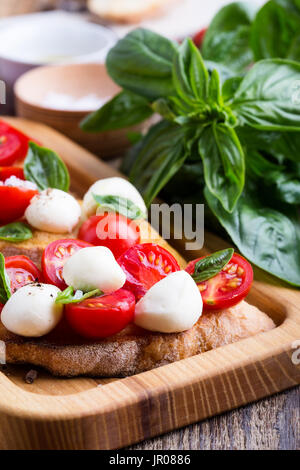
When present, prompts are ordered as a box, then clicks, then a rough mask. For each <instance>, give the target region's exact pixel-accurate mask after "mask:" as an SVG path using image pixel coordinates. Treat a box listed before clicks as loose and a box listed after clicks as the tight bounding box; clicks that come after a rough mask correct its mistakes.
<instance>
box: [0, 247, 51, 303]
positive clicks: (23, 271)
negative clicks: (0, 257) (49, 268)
mask: <svg viewBox="0 0 300 470" xmlns="http://www.w3.org/2000/svg"><path fill="white" fill-rule="evenodd" d="M5 269H6V272H7V274H8V276H9V278H10V287H11V292H12V294H14V293H15V292H16V290H18V289H20V288H21V287H24V286H26V285H27V284H31V283H32V282H43V276H42V273H41V271H40V270H39V269H38V268H37V266H36V265H35V264H34V263H33V262H32V261H31V260H30V259H29V258H27V256H23V255H20V256H8V257H7V258H5ZM2 308H3V305H2V304H0V312H1V310H2Z"/></svg>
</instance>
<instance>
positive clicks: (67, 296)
mask: <svg viewBox="0 0 300 470" xmlns="http://www.w3.org/2000/svg"><path fill="white" fill-rule="evenodd" d="M100 295H103V292H102V291H101V290H99V289H95V290H92V291H91V292H87V293H86V294H84V293H83V292H82V291H78V290H77V291H76V292H74V288H73V287H67V289H65V290H64V291H63V292H59V293H58V294H57V297H56V300H55V303H56V304H62V305H68V304H78V303H80V302H83V301H84V300H86V299H90V298H91V297H98V296H100Z"/></svg>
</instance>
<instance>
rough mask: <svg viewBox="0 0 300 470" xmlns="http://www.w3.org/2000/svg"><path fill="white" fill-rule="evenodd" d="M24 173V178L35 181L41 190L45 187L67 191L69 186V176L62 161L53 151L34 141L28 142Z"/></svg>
mask: <svg viewBox="0 0 300 470" xmlns="http://www.w3.org/2000/svg"><path fill="white" fill-rule="evenodd" d="M24 174H25V178H26V179H27V180H28V181H32V182H33V183H35V184H36V185H37V187H38V188H39V190H41V191H43V190H44V189H47V188H56V189H61V190H62V191H68V189H69V186H70V176H69V172H68V170H67V167H66V165H65V164H64V162H63V161H62V160H61V159H60V158H59V156H58V155H57V154H56V153H55V152H53V151H52V150H49V149H47V148H45V147H40V146H39V145H37V144H35V143H34V142H29V150H28V154H27V157H26V159H25V162H24Z"/></svg>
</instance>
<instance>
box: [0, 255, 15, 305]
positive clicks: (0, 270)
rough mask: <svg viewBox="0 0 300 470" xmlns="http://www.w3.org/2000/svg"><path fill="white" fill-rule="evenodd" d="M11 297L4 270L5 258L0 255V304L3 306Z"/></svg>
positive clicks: (8, 280)
mask: <svg viewBox="0 0 300 470" xmlns="http://www.w3.org/2000/svg"><path fill="white" fill-rule="evenodd" d="M11 295H12V294H11V288H10V279H9V276H8V274H7V272H6V269H5V258H4V256H3V254H2V253H0V303H1V304H5V303H6V302H7V301H8V299H9V298H10V297H11Z"/></svg>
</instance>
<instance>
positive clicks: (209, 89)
mask: <svg viewBox="0 0 300 470" xmlns="http://www.w3.org/2000/svg"><path fill="white" fill-rule="evenodd" d="M252 3H253V2H250V3H247V4H245V2H243V3H240V2H237V3H233V4H230V5H228V6H226V7H225V8H223V9H222V10H220V11H219V12H218V13H217V15H216V16H215V18H214V19H213V21H212V23H211V25H210V26H209V29H208V31H207V33H206V36H205V39H204V43H203V46H202V50H201V51H199V50H197V48H196V47H195V46H194V44H193V43H192V41H191V40H189V39H186V40H185V41H183V43H182V44H180V45H179V44H176V43H173V42H171V41H169V40H168V39H166V38H163V37H162V36H159V35H158V34H156V33H153V32H151V31H148V30H145V29H137V30H135V31H133V32H131V33H129V34H128V35H127V36H126V37H125V38H123V39H121V40H120V41H119V42H118V43H117V44H116V45H115V46H114V47H113V48H112V50H111V51H110V52H109V54H108V57H107V67H108V72H109V74H110V76H111V77H112V78H113V80H114V81H115V82H116V83H117V84H118V85H119V86H120V87H122V88H123V93H125V94H126V93H133V94H134V96H135V98H136V96H139V97H140V98H142V102H143V106H144V104H145V101H146V102H147V104H148V106H149V108H151V109H152V110H153V111H154V112H156V113H158V114H159V115H160V116H161V118H162V119H161V121H160V122H159V123H158V124H155V125H153V126H152V127H151V128H150V130H149V131H148V132H147V134H146V135H145V136H144V137H142V139H141V140H139V141H138V142H137V143H136V144H135V145H134V146H133V147H132V148H131V149H130V152H129V153H128V156H127V157H126V159H125V161H124V164H123V170H124V171H125V172H126V174H128V175H129V177H130V180H131V182H132V183H133V184H134V185H135V186H136V187H137V188H138V189H139V190H140V191H141V193H142V194H143V197H144V200H145V202H146V205H147V206H149V205H150V204H151V202H152V200H153V199H154V197H155V196H156V195H157V194H159V192H160V191H162V190H163V191H164V194H163V197H164V198H167V199H168V200H169V201H172V202H182V203H184V202H187V203H203V201H206V202H207V210H206V226H209V225H210V228H212V229H213V230H216V229H217V230H220V227H221V226H222V227H223V229H225V230H226V232H227V233H228V234H229V236H230V237H231V239H232V240H233V241H234V242H235V244H236V245H237V246H238V248H239V250H240V251H241V253H242V254H244V255H245V256H246V257H247V258H248V259H249V260H250V261H252V262H253V263H254V264H256V265H258V266H259V267H261V268H262V269H265V270H266V271H267V272H270V273H272V274H275V275H276V276H277V277H278V278H280V279H284V280H286V281H287V282H289V283H291V284H293V285H296V286H299V287H300V251H299V246H300V243H299V240H300V224H299V220H298V212H297V207H295V206H296V205H298V204H299V201H300V106H299V103H300V87H299V83H300V33H299V31H300V2H299V0H270V1H269V2H267V4H266V5H265V6H263V7H262V8H261V9H260V10H259V11H258V12H255V10H254V9H253V8H252ZM261 59H262V60H261ZM255 60H258V61H257V62H256V63H255ZM144 100H145V101H144ZM110 105H111V108H110V109H114V105H115V102H114V103H112V102H111V103H110V104H107V105H106V106H107V108H105V109H108V108H109V106H110ZM105 109H104V110H103V113H101V112H100V113H99V114H98V116H100V117H101V116H102V117H101V119H102V124H101V119H99V123H97V122H96V121H97V116H96V115H94V116H93V119H96V121H95V122H94V123H93V125H94V126H96V127H97V125H98V124H99V127H101V125H103V115H104V114H105ZM128 109H129V108H128ZM142 109H144V108H143V107H142ZM130 110H131V113H132V115H135V116H139V118H140V119H142V114H143V113H140V110H141V101H139V100H136V101H135V99H134V100H131V101H130ZM130 123H131V115H130V113H128V115H127V116H125V115H124V114H122V115H119V116H118V115H117V114H116V113H114V115H113V117H112V123H111V124H110V123H109V122H108V125H107V127H105V128H106V130H109V128H110V127H111V128H112V129H113V128H117V127H118V125H120V126H119V127H121V126H123V127H126V126H127V124H128V125H130ZM104 125H105V124H104ZM292 256H294V260H292V259H291V258H292Z"/></svg>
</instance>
